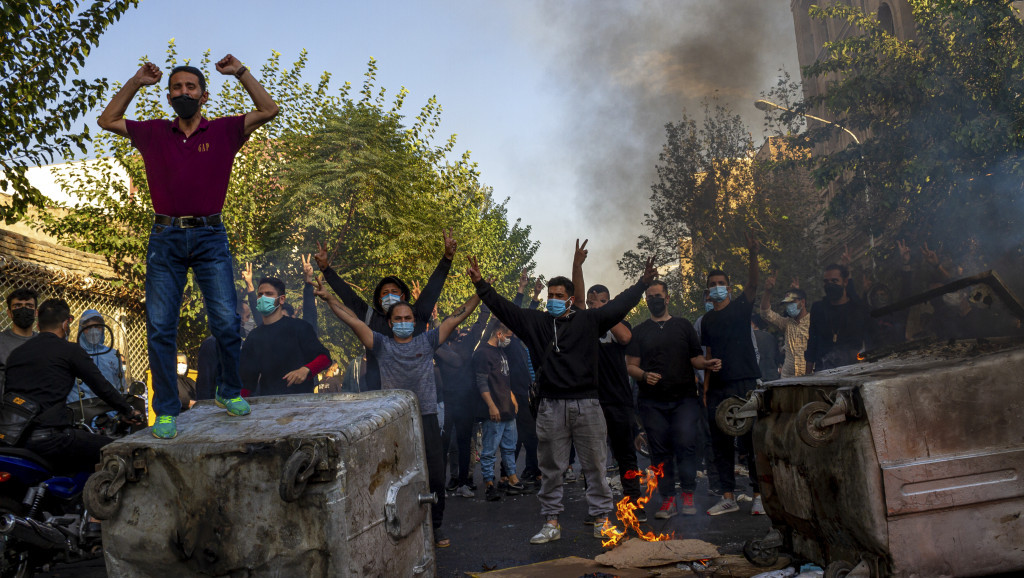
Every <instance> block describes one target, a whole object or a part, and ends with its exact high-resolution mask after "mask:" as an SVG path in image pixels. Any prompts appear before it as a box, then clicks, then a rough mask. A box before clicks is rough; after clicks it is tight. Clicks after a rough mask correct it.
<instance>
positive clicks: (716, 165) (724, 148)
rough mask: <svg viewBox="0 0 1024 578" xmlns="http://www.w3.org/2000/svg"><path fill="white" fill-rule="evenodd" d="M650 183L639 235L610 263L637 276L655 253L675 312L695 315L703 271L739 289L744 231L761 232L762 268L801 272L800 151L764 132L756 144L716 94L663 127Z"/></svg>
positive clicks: (809, 214)
mask: <svg viewBox="0 0 1024 578" xmlns="http://www.w3.org/2000/svg"><path fill="white" fill-rule="evenodd" d="M665 134H666V141H665V145H664V146H663V148H662V152H661V154H660V155H659V157H658V161H659V162H658V165H657V171H658V181H657V182H656V183H654V184H653V185H652V187H651V191H652V194H651V212H650V213H648V214H646V215H645V219H644V225H645V227H646V228H647V230H648V233H646V234H644V235H641V236H640V238H639V242H638V243H637V250H636V251H629V252H627V253H626V254H625V255H624V256H623V258H622V259H621V260H620V261H619V268H620V269H621V270H622V271H623V273H625V274H626V275H627V276H633V275H638V274H639V272H640V271H641V270H642V267H643V258H644V256H645V255H652V254H653V255H655V256H656V261H657V264H658V265H659V267H662V268H663V270H664V269H666V268H667V269H669V273H668V274H667V275H665V276H664V277H663V280H665V281H666V282H667V283H668V285H669V291H670V293H671V294H672V295H673V298H672V299H671V300H670V306H671V308H672V310H673V311H674V312H675V313H676V314H680V315H683V316H685V317H688V318H691V319H692V318H694V317H696V316H698V315H701V314H703V311H704V309H703V289H704V286H705V276H706V274H707V271H708V270H710V269H713V268H717V269H722V270H724V271H726V272H727V273H728V274H729V276H730V279H731V281H732V283H733V284H734V285H735V286H736V287H737V288H741V287H742V286H743V284H744V283H745V282H746V278H747V255H748V252H747V248H746V235H747V233H748V232H751V231H752V232H754V233H755V234H756V235H758V237H759V238H760V239H761V241H762V244H763V247H764V248H763V250H762V254H761V263H762V267H763V268H764V269H766V270H775V269H779V270H781V271H782V273H783V275H786V276H787V277H788V276H795V277H798V278H807V277H809V276H810V275H811V274H812V273H811V271H813V270H814V268H815V267H816V265H817V264H816V263H815V262H814V259H813V258H809V251H808V247H809V246H810V245H811V242H810V241H811V237H812V232H813V229H812V223H813V218H814V210H813V207H812V206H811V205H810V204H809V203H808V202H807V199H808V194H809V193H808V190H807V189H808V186H807V177H806V174H805V173H802V172H801V170H802V167H801V164H800V163H801V161H802V159H803V158H805V157H806V150H805V149H802V148H795V147H794V146H792V145H791V144H790V143H789V142H787V141H782V140H780V139H773V140H770V141H769V142H767V143H766V144H765V145H764V146H762V147H761V148H760V150H757V151H755V149H754V145H753V142H752V140H751V138H750V131H749V129H748V128H747V127H746V126H745V125H744V124H743V122H742V121H741V120H740V118H739V116H738V115H734V114H733V113H732V112H731V111H730V110H729V109H728V108H727V107H726V106H724V105H722V104H721V103H718V102H716V101H708V102H705V105H704V118H703V120H701V121H700V124H698V119H695V118H692V117H689V116H685V115H684V117H683V118H682V119H681V120H680V121H678V122H673V123H668V124H667V125H665Z"/></svg>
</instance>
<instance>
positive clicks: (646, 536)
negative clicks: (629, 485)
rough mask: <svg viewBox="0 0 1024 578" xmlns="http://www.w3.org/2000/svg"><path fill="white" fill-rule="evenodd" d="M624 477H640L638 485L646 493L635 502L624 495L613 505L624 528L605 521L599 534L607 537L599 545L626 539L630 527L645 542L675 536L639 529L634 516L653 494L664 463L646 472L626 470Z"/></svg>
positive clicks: (661, 475) (611, 545) (612, 543)
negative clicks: (642, 487) (643, 488)
mask: <svg viewBox="0 0 1024 578" xmlns="http://www.w3.org/2000/svg"><path fill="white" fill-rule="evenodd" d="M622 475H623V476H625V477H626V479H630V480H631V479H633V478H637V477H639V478H640V485H641V486H646V487H647V490H646V494H645V495H644V496H641V497H639V498H637V500H636V503H635V504H634V503H632V502H630V501H629V496H624V497H623V498H622V499H621V500H619V503H618V504H616V506H615V517H616V518H618V519H619V521H621V522H622V524H623V525H624V526H625V529H624V530H620V529H619V528H618V527H617V526H615V525H614V524H612V523H610V522H606V523H605V524H604V526H602V527H601V534H602V535H603V536H604V537H605V538H607V539H606V540H602V542H601V545H602V546H604V547H605V548H611V547H613V546H616V545H618V544H619V543H620V542H622V541H623V540H625V539H626V535H627V534H628V532H629V530H630V529H632V530H633V532H635V533H636V535H637V536H638V537H639V538H640V539H641V540H644V541H646V542H662V541H664V540H671V539H673V538H675V533H672V534H655V533H654V532H644V531H643V530H641V529H640V521H639V520H637V518H636V511H637V510H638V509H639V508H642V507H644V506H645V505H646V504H647V502H649V501H651V496H652V495H654V490H656V489H657V488H658V478H662V477H664V476H665V468H664V464H658V465H656V466H651V467H649V468H647V472H646V473H644V472H641V471H637V470H631V471H627V472H626V473H624V474H622Z"/></svg>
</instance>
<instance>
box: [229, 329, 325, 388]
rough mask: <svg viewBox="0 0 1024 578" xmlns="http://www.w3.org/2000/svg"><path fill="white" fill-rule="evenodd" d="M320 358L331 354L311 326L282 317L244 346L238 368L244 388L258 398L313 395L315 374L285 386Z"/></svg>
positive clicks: (249, 339) (258, 332)
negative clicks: (291, 374) (287, 377)
mask: <svg viewBox="0 0 1024 578" xmlns="http://www.w3.org/2000/svg"><path fill="white" fill-rule="evenodd" d="M320 355H326V356H328V357H330V352H328V351H327V348H326V347H324V346H323V344H322V343H320V340H319V339H318V338H317V336H316V332H315V331H313V326H312V325H310V324H309V323H306V322H305V321H302V320H301V319H293V318H291V317H287V316H283V317H281V318H280V319H278V320H277V321H275V322H274V323H271V324H269V325H260V326H259V327H257V328H256V329H253V330H252V332H251V333H249V337H247V338H246V339H245V343H243V344H242V356H241V362H240V363H239V367H238V369H239V374H240V375H241V378H242V387H244V388H248V389H250V390H252V391H254V392H258V393H257V394H258V395H287V394H291V393H313V387H314V385H315V381H314V380H313V377H314V376H313V374H312V373H311V374H310V375H309V377H308V378H306V381H303V382H302V383H296V384H295V385H293V386H291V387H288V385H287V384H286V383H285V381H284V376H285V375H286V374H288V373H289V372H292V371H295V370H296V369H298V368H300V367H302V366H304V365H306V364H308V363H310V362H311V361H313V360H314V359H316V358H317V357H319V356H320ZM257 384H258V387H257Z"/></svg>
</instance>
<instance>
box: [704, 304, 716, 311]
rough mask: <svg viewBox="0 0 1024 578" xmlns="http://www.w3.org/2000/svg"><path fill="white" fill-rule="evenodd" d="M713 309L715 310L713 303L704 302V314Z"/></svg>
mask: <svg viewBox="0 0 1024 578" xmlns="http://www.w3.org/2000/svg"><path fill="white" fill-rule="evenodd" d="M714 308H715V304H714V303H712V302H710V301H705V302H704V312H705V313H707V312H708V311H711V310H712V309H714Z"/></svg>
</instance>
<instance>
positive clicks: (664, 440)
mask: <svg viewBox="0 0 1024 578" xmlns="http://www.w3.org/2000/svg"><path fill="white" fill-rule="evenodd" d="M639 406H640V407H639V410H640V419H641V421H643V424H644V430H646V431H647V443H649V444H650V446H651V463H652V464H655V465H657V464H664V467H665V477H663V478H661V479H659V480H658V493H659V494H661V496H662V497H665V498H667V497H669V496H674V495H675V493H676V490H675V487H676V476H677V472H676V459H678V460H679V469H680V470H681V471H680V472H678V478H679V486H680V488H681V489H682V491H684V492H688V493H693V490H694V489H696V487H697V434H698V431H699V429H698V426H699V424H700V412H701V407H700V400H699V399H697V398H696V397H691V398H686V399H682V400H679V401H656V400H653V399H645V398H642V397H641V398H640V399H639Z"/></svg>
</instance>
